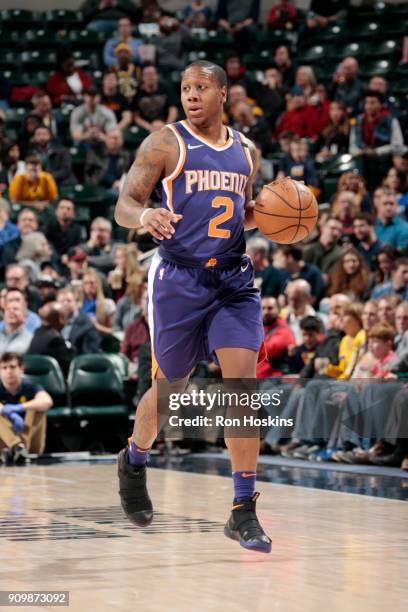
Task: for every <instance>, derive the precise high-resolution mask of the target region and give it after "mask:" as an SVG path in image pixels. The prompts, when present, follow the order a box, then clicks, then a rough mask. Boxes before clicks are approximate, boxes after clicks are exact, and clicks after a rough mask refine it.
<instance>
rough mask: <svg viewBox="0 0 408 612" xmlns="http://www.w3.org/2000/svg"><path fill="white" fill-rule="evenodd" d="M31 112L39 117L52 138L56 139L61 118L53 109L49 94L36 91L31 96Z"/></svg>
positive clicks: (58, 134) (59, 130)
mask: <svg viewBox="0 0 408 612" xmlns="http://www.w3.org/2000/svg"><path fill="white" fill-rule="evenodd" d="M31 104H32V106H33V110H32V112H33V113H35V114H36V115H37V116H38V117H41V123H42V125H44V126H45V127H47V128H48V129H49V130H50V132H51V136H52V138H53V139H54V140H58V139H59V136H60V132H61V129H62V128H61V119H60V116H59V115H58V113H56V112H55V111H53V109H52V103H51V98H50V96H49V95H48V94H47V93H46V92H45V91H38V92H36V93H35V94H34V95H33V97H32V98H31Z"/></svg>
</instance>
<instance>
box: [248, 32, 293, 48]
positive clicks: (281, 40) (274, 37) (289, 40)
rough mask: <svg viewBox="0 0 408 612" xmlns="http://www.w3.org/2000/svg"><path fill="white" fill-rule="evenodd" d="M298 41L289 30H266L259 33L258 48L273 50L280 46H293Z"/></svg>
mask: <svg viewBox="0 0 408 612" xmlns="http://www.w3.org/2000/svg"><path fill="white" fill-rule="evenodd" d="M295 41H296V34H295V33H294V32H290V31H289V30H266V31H262V32H258V34H257V37H256V46H257V47H258V48H260V49H261V48H265V47H266V48H271V47H276V46H277V45H279V44H282V45H292V44H293V43H294V42H295Z"/></svg>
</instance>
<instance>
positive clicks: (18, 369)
mask: <svg viewBox="0 0 408 612" xmlns="http://www.w3.org/2000/svg"><path fill="white" fill-rule="evenodd" d="M52 404H53V402H52V399H51V396H50V395H48V393H47V392H46V391H44V389H43V388H42V387H40V385H36V384H33V383H31V382H29V381H27V380H24V378H23V360H22V357H21V355H19V354H17V353H13V352H6V353H3V355H2V356H1V357H0V449H1V460H0V462H2V463H5V464H6V465H13V464H14V465H16V464H17V465H18V464H24V463H25V462H26V460H27V456H28V452H34V453H38V454H40V453H42V452H43V450H44V447H45V431H46V417H45V413H46V411H47V410H48V409H49V408H51V406H52Z"/></svg>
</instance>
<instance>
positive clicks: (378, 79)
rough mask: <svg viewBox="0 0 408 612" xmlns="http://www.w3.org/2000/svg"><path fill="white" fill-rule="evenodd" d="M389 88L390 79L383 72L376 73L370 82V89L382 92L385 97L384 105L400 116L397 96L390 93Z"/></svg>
mask: <svg viewBox="0 0 408 612" xmlns="http://www.w3.org/2000/svg"><path fill="white" fill-rule="evenodd" d="M388 89H389V86H388V81H387V79H386V78H385V76H383V75H381V74H375V75H374V76H372V77H371V79H370V80H369V82H368V91H378V93H379V94H381V96H382V98H383V102H384V106H386V107H387V108H388V109H389V110H390V112H391V113H392V114H393V115H395V116H398V114H399V109H398V106H397V104H396V101H395V98H394V97H393V96H389V95H388V93H389V91H388Z"/></svg>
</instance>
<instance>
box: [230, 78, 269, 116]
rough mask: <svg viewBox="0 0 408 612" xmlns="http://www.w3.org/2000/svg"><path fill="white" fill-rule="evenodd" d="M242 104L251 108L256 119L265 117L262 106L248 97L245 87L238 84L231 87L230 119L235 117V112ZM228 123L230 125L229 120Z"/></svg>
mask: <svg viewBox="0 0 408 612" xmlns="http://www.w3.org/2000/svg"><path fill="white" fill-rule="evenodd" d="M240 102H243V103H244V104H246V105H247V106H249V107H250V109H251V112H252V114H253V115H254V116H255V117H259V116H260V115H263V110H262V108H261V107H260V106H258V105H257V104H256V103H255V100H254V99H253V98H249V97H248V93H247V90H246V89H245V87H244V86H243V85H240V84H239V83H237V84H236V85H231V87H230V88H229V90H228V113H229V115H230V117H232V116H233V114H234V110H235V108H236V106H237V104H239V103H240ZM226 123H228V118H227V121H226Z"/></svg>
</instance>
